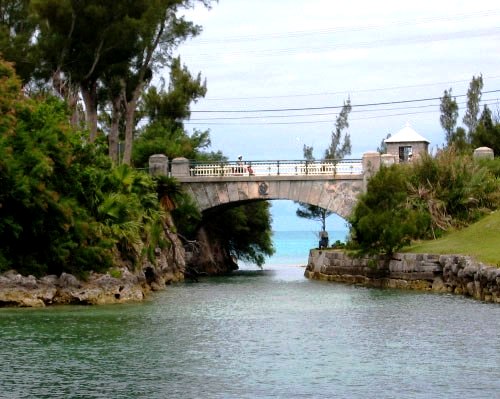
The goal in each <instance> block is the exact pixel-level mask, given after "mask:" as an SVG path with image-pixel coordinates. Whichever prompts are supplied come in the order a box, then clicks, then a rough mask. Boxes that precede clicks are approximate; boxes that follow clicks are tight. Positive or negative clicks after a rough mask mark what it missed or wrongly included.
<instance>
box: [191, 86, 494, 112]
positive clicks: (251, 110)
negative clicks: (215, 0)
mask: <svg viewBox="0 0 500 399" xmlns="http://www.w3.org/2000/svg"><path fill="white" fill-rule="evenodd" d="M498 92H500V89H497V90H488V91H483V93H482V94H488V93H498ZM466 96H467V94H458V95H454V96H453V97H454V98H459V97H466ZM440 99H441V97H428V98H417V99H411V100H399V101H385V102H378V103H365V104H351V107H352V108H361V107H373V106H380V105H392V104H408V103H416V102H425V101H435V100H440ZM342 107H343V105H333V106H323V107H301V108H269V109H241V110H234V109H227V110H220V109H219V110H193V111H191V113H251V112H290V111H315V110H322V109H323V110H325V109H340V108H342Z"/></svg>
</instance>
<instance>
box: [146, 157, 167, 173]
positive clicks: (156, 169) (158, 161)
mask: <svg viewBox="0 0 500 399" xmlns="http://www.w3.org/2000/svg"><path fill="white" fill-rule="evenodd" d="M149 174H150V175H152V176H158V175H162V176H167V175H168V157H167V156H166V155H163V154H155V155H151V156H150V157H149Z"/></svg>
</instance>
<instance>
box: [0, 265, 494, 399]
mask: <svg viewBox="0 0 500 399" xmlns="http://www.w3.org/2000/svg"><path fill="white" fill-rule="evenodd" d="M302 273H303V269H301V268H290V267H289V268H287V267H280V268H278V269H277V270H274V271H263V272H261V271H254V272H250V273H238V274H236V275H235V276H232V277H225V278H212V279H204V280H202V281H201V282H200V283H198V284H179V285H174V286H172V287H169V288H168V289H167V290H166V291H164V292H161V293H158V294H155V295H154V297H153V298H152V299H151V300H149V301H147V302H145V303H141V304H134V305H119V306H104V307H71V306H68V307H59V308H50V309H37V310H34V309H0V339H1V341H0V342H2V345H1V346H0V359H2V364H3V365H4V367H2V371H0V397H2V398H4V397H5V398H28V397H29V398H31V397H36V398H111V397H112V398H167V397H168V398H280V397H287V398H311V397H314V398H331V397H338V398H355V397H363V396H366V397H377V398H395V397H397V398H429V397H439V398H456V397H467V398H484V397H495V395H498V392H500V382H499V379H498V365H499V364H500V340H499V339H498V331H499V327H500V317H499V316H500V308H499V307H498V306H497V305H489V304H483V303H480V302H475V301H472V300H468V299H464V298H460V297H456V296H449V295H434V294H423V293H416V292H404V291H390V290H375V289H367V288H360V287H351V286H344V285H339V284H334V283H324V282H317V281H309V280H306V279H304V278H303V277H302Z"/></svg>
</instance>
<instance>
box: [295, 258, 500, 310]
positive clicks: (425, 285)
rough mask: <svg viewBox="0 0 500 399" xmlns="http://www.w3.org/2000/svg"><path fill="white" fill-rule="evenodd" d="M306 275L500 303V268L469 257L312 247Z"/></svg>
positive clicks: (328, 279)
mask: <svg viewBox="0 0 500 399" xmlns="http://www.w3.org/2000/svg"><path fill="white" fill-rule="evenodd" d="M305 276H306V277H308V278H312V279H319V280H327V281H337V282H344V283H350V284H363V285H367V286H373V287H381V288H404V289H418V290H428V291H436V292H448V293H454V294H460V295H465V296H470V297H473V298H475V299H479V300H482V301H486V302H495V303H500V268H496V267H492V266H487V265H484V264H482V263H480V262H476V261H475V260H474V259H472V258H471V257H468V256H458V255H432V254H410V253H398V254H395V255H394V256H393V258H392V259H391V260H390V261H389V262H387V261H385V260H384V259H383V258H382V257H362V258H354V257H350V256H348V255H346V254H345V253H344V252H342V251H333V250H328V251H320V250H311V252H310V254H309V262H308V265H307V268H306V271H305Z"/></svg>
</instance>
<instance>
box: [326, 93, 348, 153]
mask: <svg viewBox="0 0 500 399" xmlns="http://www.w3.org/2000/svg"><path fill="white" fill-rule="evenodd" d="M351 109H352V106H351V99H350V98H348V99H347V101H345V102H344V105H343V106H342V109H341V111H340V113H339V114H338V115H337V119H336V120H335V129H334V130H333V131H332V134H331V141H330V145H329V146H328V148H327V149H326V150H325V159H342V158H344V157H345V156H346V155H350V154H351V150H352V148H351V136H350V135H349V133H348V132H345V133H344V131H345V130H346V129H347V128H348V127H349V113H350V112H351ZM342 133H344V136H343V137H342Z"/></svg>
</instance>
